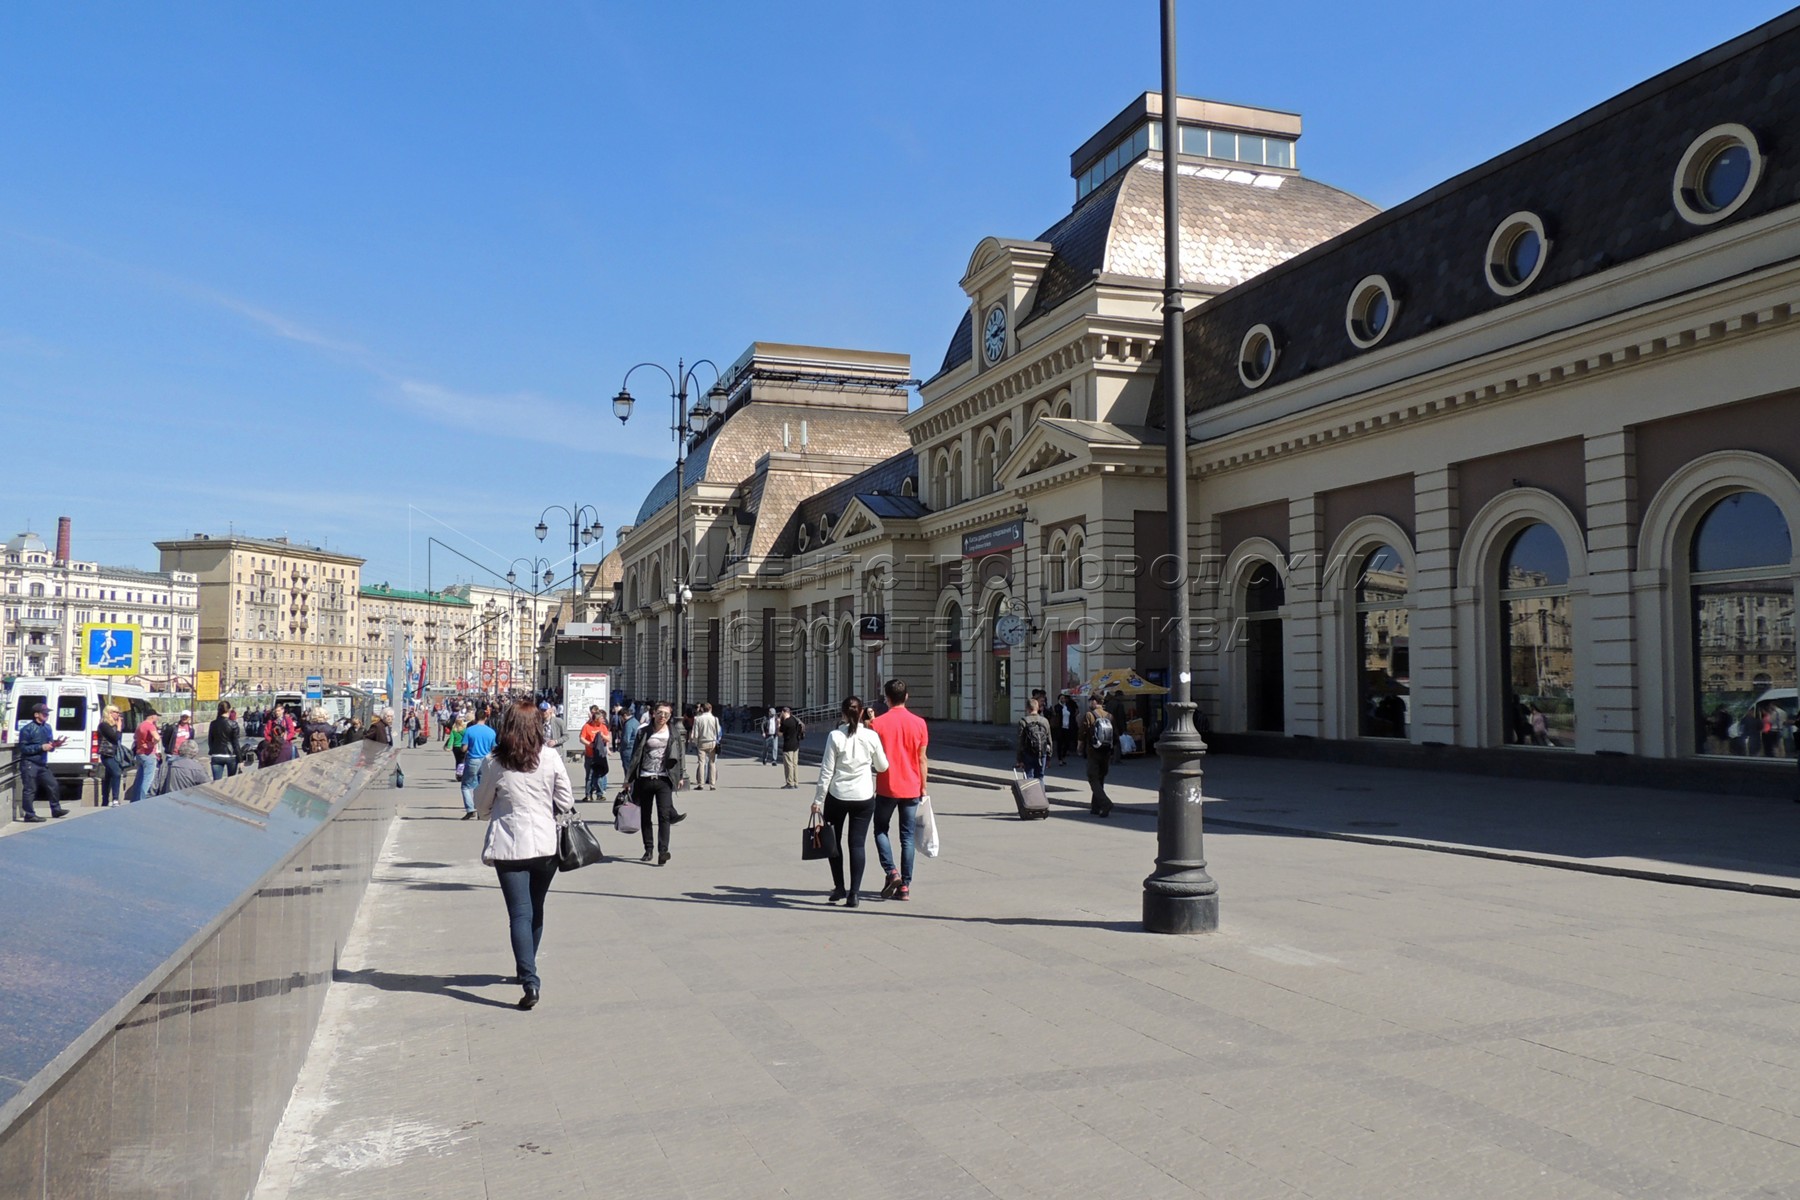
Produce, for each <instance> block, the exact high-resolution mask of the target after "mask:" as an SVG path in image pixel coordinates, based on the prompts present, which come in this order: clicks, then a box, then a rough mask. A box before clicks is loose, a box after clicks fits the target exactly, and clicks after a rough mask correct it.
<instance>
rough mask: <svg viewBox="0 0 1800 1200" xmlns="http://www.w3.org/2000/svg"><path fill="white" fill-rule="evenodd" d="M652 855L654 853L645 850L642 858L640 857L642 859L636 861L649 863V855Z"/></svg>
mask: <svg viewBox="0 0 1800 1200" xmlns="http://www.w3.org/2000/svg"><path fill="white" fill-rule="evenodd" d="M653 853H654V852H653V851H650V850H646V851H644V857H642V858H640V859H638V861H639V862H649V861H650V858H651V855H652V854H653Z"/></svg>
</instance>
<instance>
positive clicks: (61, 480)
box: [0, 0, 1786, 586]
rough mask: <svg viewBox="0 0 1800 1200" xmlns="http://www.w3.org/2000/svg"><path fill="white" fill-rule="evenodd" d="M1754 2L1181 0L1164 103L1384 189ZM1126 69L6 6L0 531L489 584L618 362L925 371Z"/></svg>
mask: <svg viewBox="0 0 1800 1200" xmlns="http://www.w3.org/2000/svg"><path fill="white" fill-rule="evenodd" d="M1785 7H1786V6H1785V5H1783V4H1780V3H1773V2H1767V3H1760V2H1751V0H1713V2H1712V3H1710V4H1707V5H1705V6H1703V7H1701V8H1699V9H1696V8H1694V7H1693V6H1692V5H1691V4H1676V3H1673V2H1671V0H1630V2H1628V3H1627V2H1618V0H1590V2H1589V3H1586V4H1579V5H1574V4H1567V3H1556V4H1552V3H1547V2H1543V0H1521V2H1517V3H1511V4H1506V5H1472V4H1454V5H1445V4H1443V3H1441V2H1439V3H1426V2H1423V0H1390V3H1388V4H1386V5H1383V6H1380V7H1378V8H1377V9H1370V8H1368V7H1367V6H1360V5H1343V4H1326V3H1317V2H1311V0H1308V2H1298V0H1296V2H1291V3H1284V2H1282V0H1265V2H1263V3H1259V4H1255V5H1220V4H1198V3H1192V2H1188V3H1184V4H1182V6H1181V9H1180V19H1181V34H1180V49H1181V86H1182V90H1183V92H1185V93H1187V94H1190V95H1202V96H1208V97H1212V98H1217V99H1223V100H1233V101H1241V102H1246V103H1252V104H1261V105H1267V106H1270V107H1276V108H1285V109H1293V110H1298V111H1300V112H1301V113H1303V114H1304V116H1305V119H1306V133H1305V136H1304V137H1303V138H1302V140H1301V143H1300V149H1299V156H1300V165H1301V167H1302V169H1303V170H1305V172H1306V173H1307V174H1309V175H1312V176H1314V177H1315V178H1318V179H1322V180H1325V181H1327V182H1330V183H1333V184H1336V185H1338V186H1340V187H1344V188H1346V189H1348V190H1350V191H1352V192H1355V193H1357V194H1359V195H1362V196H1365V197H1367V198H1368V199H1370V200H1373V201H1375V202H1376V203H1378V204H1382V205H1390V204H1393V203H1395V202H1397V201H1400V200H1403V199H1405V198H1406V197H1408V196H1410V195H1413V194H1415V193H1417V192H1419V191H1421V190H1423V189H1425V188H1427V187H1429V186H1431V185H1432V184H1434V183H1436V182H1438V181H1440V180H1442V179H1444V178H1446V177H1448V176H1450V175H1452V174H1455V173H1456V172H1457V171H1459V170H1462V169H1464V168H1466V167H1468V166H1471V165H1473V164H1475V163H1478V162H1480V161H1482V160H1483V159H1485V158H1488V157H1490V156H1492V155H1494V154H1496V153H1499V152H1500V151H1502V150H1505V149H1507V148H1508V147H1510V146H1512V145H1514V144H1516V143H1518V142H1520V141H1522V140H1524V139H1526V138H1528V137H1530V136H1532V135H1533V134H1536V133H1538V132H1541V131H1542V130H1543V129H1545V128H1548V127H1549V126H1551V125H1553V124H1555V123H1557V122H1558V121H1561V120H1563V119H1565V118H1567V117H1569V116H1572V115H1574V114H1575V113H1577V112H1580V111H1581V110H1583V109H1585V108H1587V107H1589V106H1591V105H1593V104H1595V103H1598V102H1599V101H1601V100H1604V99H1606V98H1607V97H1608V96H1610V95H1612V94H1614V93H1616V92H1618V91H1620V90H1622V89H1624V88H1626V87H1629V86H1630V85H1631V84H1633V83H1636V82H1638V81H1639V80H1641V79H1644V78H1646V77H1648V76H1650V75H1652V74H1654V73H1655V72H1657V71H1659V70H1662V69H1664V68H1666V67H1669V66H1672V65H1674V64H1675V63H1677V62H1680V61H1682V60H1683V59H1685V58H1688V57H1691V56H1692V55H1694V54H1696V53H1699V52H1701V51H1703V50H1705V49H1707V48H1709V47H1711V46H1713V45H1715V44H1717V43H1719V42H1722V41H1725V40H1727V39H1728V38H1730V37H1733V36H1735V35H1737V34H1739V33H1742V32H1744V31H1745V30H1748V29H1750V28H1752V27H1754V26H1755V25H1757V24H1759V23H1760V22H1762V21H1765V20H1767V19H1769V18H1771V17H1773V16H1776V15H1778V14H1779V13H1780V12H1782V11H1783V10H1784V9H1785ZM1157 66H1158V49H1157V25H1156V5H1155V3H1153V2H1152V0H1032V2H1026V0H981V2H978V3H969V2H967V0H961V2H958V3H947V2H940V0H906V2H905V3H895V2H889V3H862V4H844V3H842V2H841V0H839V2H836V3H824V2H813V0H769V2H768V3H764V4H756V5H751V4H738V3H699V2H696V0H664V2H658V3H649V2H646V0H637V2H633V3H606V2H603V0H591V2H587V3H581V2H577V0H562V2H554V0H542V2H534V3H526V4H498V3H486V4H473V3H459V2H455V0H437V2H432V3H423V2H420V3H401V2H399V0H381V2H378V3H368V2H367V0H362V2H360V3H338V2H333V0H317V2H313V3H308V4H305V5H287V6H274V5H252V4H241V3H214V4H206V3H170V4H160V5H146V4H134V3H128V2H126V0H115V2H114V3H110V4H87V3H80V2H78V0H55V2H47V0H12V2H11V3H8V4H6V5H5V6H3V7H0V398H3V399H4V401H5V403H6V408H7V410H8V411H9V412H10V413H11V414H12V421H11V422H10V426H9V429H8V432H7V435H6V438H5V442H4V445H5V447H6V449H5V452H4V454H3V455H0V526H4V527H5V532H6V533H10V532H11V531H13V530H16V529H20V528H24V527H25V526H26V524H27V522H29V524H30V525H31V526H32V527H34V528H36V529H37V530H38V531H40V532H42V533H44V534H45V535H46V537H48V536H50V535H51V534H52V533H53V531H54V527H55V519H56V517H57V516H59V515H63V514H67V515H69V516H72V517H73V518H74V522H75V551H76V554H77V556H79V557H83V558H98V559H101V560H102V561H106V562H116V563H126V564H132V565H139V566H154V565H156V552H155V550H154V549H153V548H152V546H151V542H152V541H153V540H155V539H156V538H160V537H169V536H178V535H183V534H186V533H188V532H190V531H222V530H225V529H226V528H227V527H234V528H236V529H238V530H239V531H244V532H250V533H253V534H257V535H262V536H267V535H276V534H281V533H284V532H285V533H287V534H289V535H290V536H292V537H294V538H296V539H305V540H311V541H315V542H324V543H326V544H328V545H330V546H331V547H333V548H334V549H343V550H347V551H350V552H352V553H356V554H360V555H363V556H365V557H367V558H368V560H369V562H368V565H367V566H366V567H365V574H364V578H365V579H366V580H368V581H370V582H379V581H382V580H387V581H389V582H392V583H394V584H395V585H402V584H405V583H406V582H408V580H409V578H410V581H411V582H412V584H413V585H414V586H423V585H424V583H425V545H426V543H425V537H426V534H427V532H434V533H436V534H437V535H438V536H441V537H443V538H445V540H447V541H450V542H452V543H453V544H455V545H457V546H458V547H460V548H461V549H463V550H465V551H467V552H468V553H471V554H473V555H475V556H477V557H480V558H483V559H487V560H489V561H495V562H504V561H505V560H506V559H510V558H512V557H513V556H516V555H525V554H534V553H538V552H540V551H541V550H543V549H544V547H540V546H539V545H538V543H537V542H536V540H535V538H534V537H533V536H532V533H531V527H532V526H533V525H535V524H536V523H537V519H538V515H539V513H540V511H541V510H542V509H543V507H544V506H545V505H547V504H552V503H561V504H565V505H567V504H569V503H571V502H581V503H591V504H595V505H597V506H598V507H599V509H600V511H601V514H602V519H603V521H604V522H605V524H606V526H607V530H608V534H607V541H608V543H609V544H610V543H611V540H612V535H611V531H612V530H613V529H615V528H617V527H618V526H619V525H620V524H623V523H628V522H629V521H630V520H631V519H632V517H633V516H634V515H635V513H636V509H637V504H638V501H639V499H640V498H641V497H642V495H643V494H644V492H645V490H646V489H647V488H648V487H649V485H650V484H651V483H652V482H653V481H654V480H655V478H656V477H657V476H658V475H660V474H661V473H662V472H663V471H664V470H666V469H667V468H668V466H669V465H670V463H671V462H672V455H673V447H672V444H671V443H670V442H669V440H668V433H667V428H666V425H667V417H666V414H667V408H666V386H659V381H660V376H655V375H654V373H652V372H639V374H638V375H637V376H636V377H635V378H634V379H633V391H634V392H635V393H636V394H637V395H639V396H640V398H642V399H643V400H645V401H647V403H646V404H644V405H643V407H642V408H641V409H640V412H639V415H637V416H636V417H634V418H633V420H632V422H631V425H630V426H629V427H626V428H623V429H622V428H621V427H620V425H619V424H618V422H617V421H616V420H615V419H614V418H613V417H612V416H611V415H610V403H609V401H610V397H611V396H612V395H613V393H614V392H616V391H617V390H618V387H619V382H620V378H621V376H622V375H623V373H624V371H625V369H626V368H627V367H629V366H630V365H631V364H633V363H636V362H638V361H640V360H643V359H655V360H657V361H660V362H664V363H667V364H669V365H671V366H672V365H673V363H674V361H675V359H676V358H677V357H678V356H682V355H686V356H689V357H702V356H703V357H709V358H712V359H714V360H716V361H718V362H720V363H729V362H730V361H731V360H732V359H733V358H735V357H736V356H737V355H738V354H739V353H740V352H741V351H742V350H743V349H744V348H745V346H747V345H748V344H749V343H750V342H751V341H753V340H757V339H763V340H770V341H793V342H811V343H817V344H823V345H838V346H856V347H868V348H874V349H882V350H897V351H904V352H907V353H910V354H911V355H912V356H913V362H914V374H915V375H918V376H920V377H927V376H929V375H930V374H931V373H932V372H933V371H934V370H935V369H936V365H937V362H938V360H939V358H940V357H941V355H942V354H943V350H944V345H945V342H946V341H947V339H948V337H949V334H950V331H951V329H952V327H953V326H954V325H955V323H956V320H957V318H958V316H959V315H960V312H961V306H962V304H963V303H964V299H963V295H962V292H961V291H960V290H959V289H958V287H957V279H958V278H959V277H960V276H961V274H962V270H963V267H964V265H965V264H966V262H967V259H968V255H969V252H970V251H971V250H972V249H973V248H974V246H975V244H976V242H978V241H979V240H980V239H981V238H982V237H984V236H987V235H990V234H995V235H1001V236H1011V237H1032V236H1035V235H1036V234H1037V233H1039V232H1040V231H1042V230H1043V229H1044V228H1045V227H1046V226H1048V225H1050V224H1051V223H1052V222H1053V221H1055V220H1056V219H1057V218H1058V217H1059V216H1061V215H1062V214H1063V213H1064V212H1066V211H1067V210H1068V207H1069V205H1070V204H1071V203H1072V202H1073V199H1074V188H1073V182H1072V181H1071V180H1070V178H1069V175H1068V156H1069V153H1070V152H1071V151H1072V150H1074V149H1075V147H1076V146H1078V145H1079V144H1080V143H1081V142H1082V141H1083V140H1085V139H1086V138H1087V137H1088V136H1089V135H1090V134H1091V133H1093V132H1094V131H1095V130H1096V129H1098V128H1099V127H1100V126H1101V125H1102V124H1103V123H1104V122H1105V121H1106V120H1107V119H1108V118H1110V117H1111V116H1112V115H1113V114H1114V113H1115V112H1117V111H1118V110H1119V109H1120V108H1121V107H1123V106H1124V105H1125V104H1126V103H1127V102H1128V101H1129V100H1130V99H1131V98H1132V97H1133V96H1135V95H1136V94H1137V93H1139V92H1141V91H1143V90H1145V89H1151V88H1155V87H1156V86H1158V83H1157ZM552 523H553V524H554V521H553V522H552ZM409 526H410V532H409ZM564 529H565V531H566V525H565V527H564ZM0 536H4V534H0ZM558 536H559V535H558V534H556V533H553V534H552V535H551V538H550V540H549V542H548V543H547V545H548V546H552V547H553V546H555V545H556V543H557V539H558ZM566 553H567V551H566V549H565V550H564V551H562V552H561V555H563V556H566ZM445 557H446V556H444V555H443V554H442V553H441V552H439V553H438V555H437V556H436V558H437V562H438V563H440V564H441V563H442V562H443V561H444V559H445ZM502 569H503V568H502ZM469 570H471V568H466V567H465V568H461V569H457V568H455V567H452V568H444V567H442V566H438V567H437V568H436V572H437V573H436V575H435V576H434V579H433V582H434V583H441V582H444V581H445V577H446V576H448V577H450V578H458V577H466V574H467V572H468V571H469Z"/></svg>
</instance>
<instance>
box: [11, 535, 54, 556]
mask: <svg viewBox="0 0 1800 1200" xmlns="http://www.w3.org/2000/svg"><path fill="white" fill-rule="evenodd" d="M6 552H7V553H8V554H48V553H50V547H48V546H46V545H44V539H43V538H41V537H39V536H38V535H37V534H35V533H15V534H13V536H12V540H11V541H9V542H7V543H6Z"/></svg>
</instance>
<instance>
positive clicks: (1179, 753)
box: [1144, 701, 1219, 933]
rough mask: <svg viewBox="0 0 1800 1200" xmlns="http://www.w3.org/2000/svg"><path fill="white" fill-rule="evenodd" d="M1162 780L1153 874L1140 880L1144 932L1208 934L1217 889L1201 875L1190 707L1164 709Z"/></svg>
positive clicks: (1200, 747) (1196, 749)
mask: <svg viewBox="0 0 1800 1200" xmlns="http://www.w3.org/2000/svg"><path fill="white" fill-rule="evenodd" d="M1156 752H1157V754H1158V756H1160V757H1161V758H1162V778H1161V780H1160V782H1159V784H1158V786H1157V796H1156V870H1154V871H1152V872H1151V873H1150V876H1149V877H1148V878H1147V879H1145V880H1144V929H1145V931H1146V932H1149V933H1211V932H1212V931H1214V930H1216V929H1217V928H1218V927H1219V885H1218V883H1217V882H1216V881H1215V880H1214V879H1213V877H1212V876H1211V875H1209V874H1207V872H1206V848H1205V841H1204V827H1203V825H1202V823H1201V816H1200V809H1201V787H1200V776H1201V769H1200V761H1201V759H1202V758H1204V757H1205V755H1206V742H1205V741H1204V740H1202V738H1201V737H1200V731H1199V730H1197V729H1195V728H1194V706H1193V704H1192V703H1184V702H1180V701H1177V702H1174V703H1171V704H1170V705H1169V725H1168V728H1167V729H1165V730H1164V731H1163V735H1162V737H1160V738H1158V739H1157V742H1156Z"/></svg>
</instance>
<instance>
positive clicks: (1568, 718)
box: [1497, 521, 1575, 749]
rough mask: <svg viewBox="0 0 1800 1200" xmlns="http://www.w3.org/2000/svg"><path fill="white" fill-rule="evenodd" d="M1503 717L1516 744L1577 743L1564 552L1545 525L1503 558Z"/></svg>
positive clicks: (1516, 538) (1519, 537)
mask: <svg viewBox="0 0 1800 1200" xmlns="http://www.w3.org/2000/svg"><path fill="white" fill-rule="evenodd" d="M1497 582H1498V584H1499V593H1500V611H1499V621H1500V687H1501V696H1500V714H1501V727H1502V728H1503V729H1504V730H1505V737H1506V742H1507V744H1508V745H1515V746H1554V747H1561V748H1565V749H1566V748H1572V747H1573V746H1574V745H1575V636H1574V635H1575V629H1574V620H1573V617H1572V614H1573V604H1572V602H1571V600H1570V597H1569V554H1568V551H1567V550H1566V549H1565V548H1564V546H1563V542H1562V538H1561V537H1560V536H1559V535H1558V534H1557V532H1556V531H1555V530H1554V529H1552V528H1550V526H1548V525H1546V524H1544V523H1543V522H1541V521H1539V522H1534V523H1532V524H1530V525H1527V526H1525V528H1523V529H1521V530H1520V531H1519V532H1518V533H1516V534H1514V535H1513V538H1512V541H1510V542H1508V543H1507V546H1506V553H1505V554H1504V555H1503V556H1502V557H1501V560H1500V577H1499V580H1498V581H1497Z"/></svg>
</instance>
